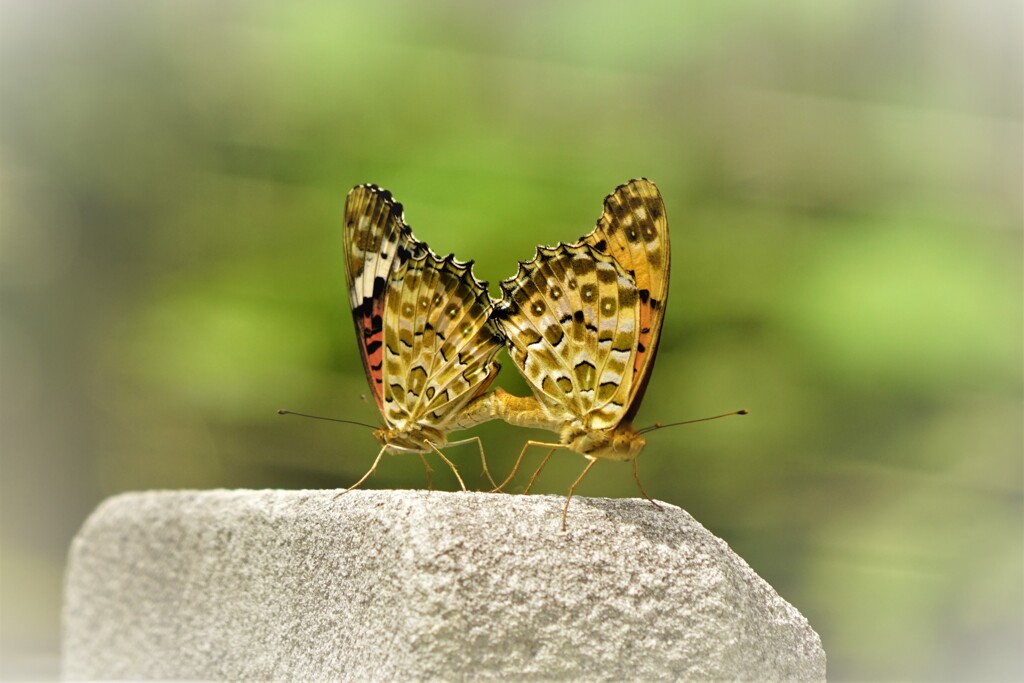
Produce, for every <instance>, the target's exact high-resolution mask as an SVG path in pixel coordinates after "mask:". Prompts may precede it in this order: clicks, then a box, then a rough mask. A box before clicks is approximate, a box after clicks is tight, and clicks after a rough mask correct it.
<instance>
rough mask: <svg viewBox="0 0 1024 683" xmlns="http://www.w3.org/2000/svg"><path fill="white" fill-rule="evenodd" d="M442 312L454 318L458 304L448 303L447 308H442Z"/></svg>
mask: <svg viewBox="0 0 1024 683" xmlns="http://www.w3.org/2000/svg"><path fill="white" fill-rule="evenodd" d="M444 314H445V315H446V316H448V317H449V318H454V317H455V316H457V315H458V314H459V305H458V304H456V303H450V304H448V308H446V309H444Z"/></svg>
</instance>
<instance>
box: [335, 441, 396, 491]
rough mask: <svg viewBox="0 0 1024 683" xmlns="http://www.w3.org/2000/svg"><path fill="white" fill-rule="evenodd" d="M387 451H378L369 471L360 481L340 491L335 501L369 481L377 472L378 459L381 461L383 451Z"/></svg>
mask: <svg viewBox="0 0 1024 683" xmlns="http://www.w3.org/2000/svg"><path fill="white" fill-rule="evenodd" d="M387 450H388V447H387V446H384V448H382V449H380V453H378V454H377V458H376V460H374V461H373V464H372V465H370V469H369V470H367V472H366V474H364V475H363V476H362V478H361V479H360V480H359V481H357V482H356V483H354V484H352V485H351V486H349V487H348V488H347V489H345V490H344V491H342V492H341V493H339V494H338V495H336V496H334V498H335V499H337V498H340V497H341V496H344V495H345V494H346V493H348V492H349V491H351V490H353V489H357V488H359V486H360V485H361V484H362V483H363V482H364V481H366V480H367V479H369V478H370V475H372V474H373V473H374V472H376V471H377V465H378V464H379V463H380V459H381V457H383V456H384V452H385V451H387Z"/></svg>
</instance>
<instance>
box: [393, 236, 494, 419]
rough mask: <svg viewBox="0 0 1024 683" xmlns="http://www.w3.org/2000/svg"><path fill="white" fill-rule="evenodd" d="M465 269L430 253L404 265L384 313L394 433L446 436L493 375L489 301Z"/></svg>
mask: <svg viewBox="0 0 1024 683" xmlns="http://www.w3.org/2000/svg"><path fill="white" fill-rule="evenodd" d="M471 268H472V265H471V263H459V262H458V261H456V260H455V259H454V258H453V257H451V256H449V257H448V258H445V259H441V258H438V257H437V256H436V255H434V254H433V253H427V254H423V255H421V256H418V257H415V258H411V259H408V260H406V261H405V262H403V263H402V264H401V265H400V266H399V267H398V268H397V270H396V272H395V273H394V274H393V275H392V277H391V278H390V279H389V280H388V283H387V289H386V295H385V301H386V305H385V308H384V316H383V318H384V325H383V339H384V389H383V401H384V416H385V419H386V420H387V422H388V423H389V424H391V425H392V426H394V427H399V428H401V427H408V426H410V425H412V424H420V425H428V426H431V427H434V428H436V429H439V430H441V431H442V432H443V431H445V427H446V425H447V424H448V423H449V422H451V421H452V420H453V419H454V418H455V417H456V416H457V415H458V413H459V411H460V410H461V409H462V408H463V407H464V406H465V405H466V403H467V402H469V401H470V400H471V399H472V398H474V397H475V396H476V395H478V394H480V393H482V392H483V391H484V390H485V389H486V388H487V386H488V385H489V384H490V382H491V381H492V380H493V379H494V376H495V375H496V374H497V372H498V365H497V364H496V363H494V356H495V355H496V354H497V353H498V351H499V350H500V348H501V345H502V342H503V340H502V337H501V335H500V333H499V331H498V328H497V326H496V325H495V323H494V322H493V321H491V320H490V319H489V317H490V313H491V300H490V297H489V296H488V294H487V288H486V285H485V284H484V283H481V282H479V281H477V280H476V279H475V278H474V277H473V274H472V270H471Z"/></svg>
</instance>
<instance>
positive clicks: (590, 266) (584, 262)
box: [572, 256, 597, 275]
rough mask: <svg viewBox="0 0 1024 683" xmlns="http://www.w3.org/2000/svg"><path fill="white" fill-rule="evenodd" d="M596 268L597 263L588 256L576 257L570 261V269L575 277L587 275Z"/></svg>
mask: <svg viewBox="0 0 1024 683" xmlns="http://www.w3.org/2000/svg"><path fill="white" fill-rule="evenodd" d="M595 268H597V262H596V261H595V260H594V259H592V258H590V257H589V256H576V257H574V258H573V260H572V269H573V270H575V271H576V274H577V275H587V274H588V273H592V272H593V271H594V269H595Z"/></svg>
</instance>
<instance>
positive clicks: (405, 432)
mask: <svg viewBox="0 0 1024 683" xmlns="http://www.w3.org/2000/svg"><path fill="white" fill-rule="evenodd" d="M373 436H374V437H375V438H376V439H377V441H379V442H380V444H381V445H382V446H391V447H392V448H400V449H403V450H408V451H416V452H418V453H426V452H427V451H429V450H431V448H430V446H431V445H433V446H434V447H435V448H439V447H441V446H444V445H445V444H446V443H448V437H447V436H446V435H445V433H444V432H442V431H441V430H439V429H434V428H433V427H428V426H426V425H411V426H406V427H381V428H379V429H375V430H373Z"/></svg>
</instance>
